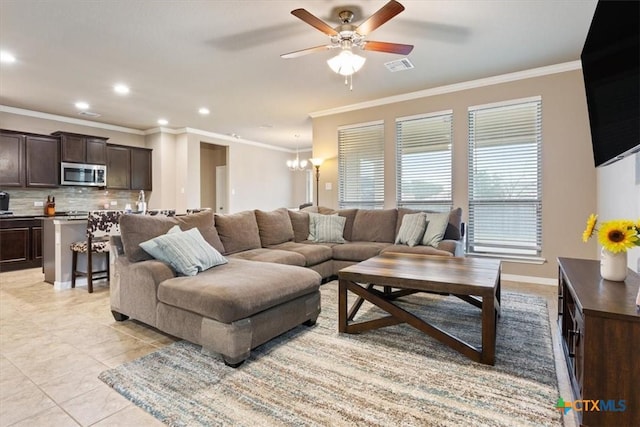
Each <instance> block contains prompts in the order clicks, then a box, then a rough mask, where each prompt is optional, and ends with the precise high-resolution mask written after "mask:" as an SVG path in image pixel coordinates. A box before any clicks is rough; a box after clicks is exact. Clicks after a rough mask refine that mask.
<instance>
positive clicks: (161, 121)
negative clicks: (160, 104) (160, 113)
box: [158, 119, 169, 126]
mask: <svg viewBox="0 0 640 427" xmlns="http://www.w3.org/2000/svg"><path fill="white" fill-rule="evenodd" d="M158 124H159V125H160V126H164V125H167V124H169V121H168V120H167V119H158Z"/></svg>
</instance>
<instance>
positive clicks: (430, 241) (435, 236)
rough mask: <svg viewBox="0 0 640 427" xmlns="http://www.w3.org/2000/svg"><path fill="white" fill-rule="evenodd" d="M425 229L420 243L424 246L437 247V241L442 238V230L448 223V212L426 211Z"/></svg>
mask: <svg viewBox="0 0 640 427" xmlns="http://www.w3.org/2000/svg"><path fill="white" fill-rule="evenodd" d="M426 219H427V229H426V230H425V232H424V237H423V238H422V244H423V245H425V246H433V247H434V248H437V247H438V243H440V241H442V239H443V238H444V232H445V231H446V230H447V224H449V213H448V212H447V213H433V212H427V213H426Z"/></svg>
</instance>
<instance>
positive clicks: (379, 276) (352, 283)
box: [338, 253, 501, 365]
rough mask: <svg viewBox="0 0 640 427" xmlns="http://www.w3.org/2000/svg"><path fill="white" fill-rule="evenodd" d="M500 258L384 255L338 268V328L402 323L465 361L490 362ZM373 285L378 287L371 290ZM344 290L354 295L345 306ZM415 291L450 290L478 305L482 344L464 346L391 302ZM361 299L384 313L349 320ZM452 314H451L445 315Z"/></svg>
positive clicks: (346, 329)
mask: <svg viewBox="0 0 640 427" xmlns="http://www.w3.org/2000/svg"><path fill="white" fill-rule="evenodd" d="M500 268H501V265H500V260H495V259H484V258H463V257H442V256H433V255H415V254H406V253H385V254H382V255H379V256H377V257H374V258H370V259H368V260H366V261H363V262H361V263H359V264H355V265H352V266H349V267H347V268H344V269H342V270H340V271H339V272H338V279H339V288H338V313H339V315H338V330H339V332H346V333H349V334H355V333H360V332H364V331H367V330H370V329H377V328H381V327H384V326H391V325H397V324H399V323H408V324H409V325H411V326H413V327H414V328H416V329H419V330H420V331H422V332H424V333H426V334H427V335H430V336H432V337H433V338H435V339H437V340H438V341H440V342H442V343H444V344H446V345H448V346H449V347H451V348H453V349H454V350H457V351H459V352H460V353H462V354H464V355H465V356H467V357H469V358H470V359H471V360H474V361H476V362H480V363H484V364H487V365H493V364H494V363H495V351H496V321H497V317H498V316H499V314H500ZM376 287H378V288H380V287H381V289H376ZM347 291H351V292H353V293H354V294H356V295H358V298H357V299H356V301H355V303H354V304H353V305H352V306H351V308H350V309H348V307H347ZM417 292H435V293H441V294H451V295H455V296H456V297H458V298H460V299H462V300H464V301H466V302H468V303H470V304H473V305H474V306H476V307H478V308H481V309H482V346H481V347H476V346H473V345H470V344H468V343H466V342H465V341H463V340H462V339H460V338H457V337H455V336H453V335H451V334H450V333H448V332H446V331H444V330H442V329H440V328H438V327H437V326H434V325H431V324H430V323H428V322H427V321H425V320H423V319H421V318H419V317H417V316H414V315H413V314H411V313H409V312H408V311H406V310H404V309H402V308H400V307H399V306H398V305H396V304H394V300H395V299H396V298H399V297H402V296H405V295H410V294H413V293H417ZM364 300H367V301H369V302H370V303H372V304H374V305H376V306H378V307H380V308H381V309H382V310H384V311H386V312H387V313H389V316H384V317H381V318H378V319H375V320H369V321H363V322H359V323H356V322H354V321H353V319H354V317H355V316H356V314H357V313H358V310H359V309H360V307H361V306H362V303H363V302H364ZM451 316H452V317H455V316H456V313H455V312H452V313H451Z"/></svg>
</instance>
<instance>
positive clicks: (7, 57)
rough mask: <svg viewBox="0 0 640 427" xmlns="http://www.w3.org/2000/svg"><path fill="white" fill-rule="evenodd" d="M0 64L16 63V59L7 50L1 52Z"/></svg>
mask: <svg viewBox="0 0 640 427" xmlns="http://www.w3.org/2000/svg"><path fill="white" fill-rule="evenodd" d="M0 62H3V63H5V64H12V63H14V62H16V57H15V56H13V54H12V53H11V52H7V51H6V50H3V51H0Z"/></svg>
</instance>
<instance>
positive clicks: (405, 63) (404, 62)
mask: <svg viewBox="0 0 640 427" xmlns="http://www.w3.org/2000/svg"><path fill="white" fill-rule="evenodd" d="M384 66H385V67H387V69H388V70H389V71H391V72H392V73H395V72H396V71H404V70H410V69H412V68H413V64H412V63H411V61H409V58H402V59H396V60H395V61H390V62H385V63H384Z"/></svg>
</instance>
